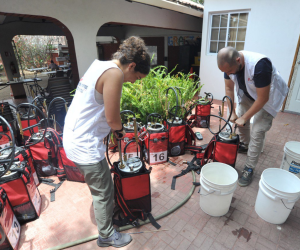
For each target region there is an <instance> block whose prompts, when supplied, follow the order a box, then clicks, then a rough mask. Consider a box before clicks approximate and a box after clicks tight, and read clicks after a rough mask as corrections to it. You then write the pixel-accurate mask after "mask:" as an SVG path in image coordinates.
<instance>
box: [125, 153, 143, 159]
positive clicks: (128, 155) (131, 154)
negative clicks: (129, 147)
mask: <svg viewBox="0 0 300 250" xmlns="http://www.w3.org/2000/svg"><path fill="white" fill-rule="evenodd" d="M122 157H123V158H124V154H123V153H122ZM132 157H140V152H139V156H137V153H136V152H131V153H127V159H129V158H132Z"/></svg>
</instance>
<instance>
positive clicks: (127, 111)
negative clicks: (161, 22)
mask: <svg viewBox="0 0 300 250" xmlns="http://www.w3.org/2000/svg"><path fill="white" fill-rule="evenodd" d="M127 113H129V114H132V115H133V117H135V113H134V112H132V111H131V110H123V111H121V112H120V115H123V114H127Z"/></svg>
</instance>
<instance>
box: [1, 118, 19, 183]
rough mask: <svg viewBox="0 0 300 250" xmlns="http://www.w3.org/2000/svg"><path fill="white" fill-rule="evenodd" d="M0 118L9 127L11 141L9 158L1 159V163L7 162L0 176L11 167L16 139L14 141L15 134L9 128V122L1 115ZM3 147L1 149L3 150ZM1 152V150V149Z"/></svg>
mask: <svg viewBox="0 0 300 250" xmlns="http://www.w3.org/2000/svg"><path fill="white" fill-rule="evenodd" d="M0 120H1V121H2V122H3V123H4V124H5V125H6V126H7V127H8V129H9V132H10V134H11V137H12V138H11V141H12V146H11V148H12V151H11V157H10V159H9V160H1V163H2V164H3V163H4V164H6V163H8V165H7V166H6V169H5V170H4V171H3V172H2V173H0V178H1V177H2V176H3V175H5V174H6V173H7V171H8V170H9V169H10V167H11V164H12V163H13V161H14V158H15V148H16V141H15V136H14V132H13V130H12V128H11V126H10V125H9V123H8V122H7V121H6V120H5V119H4V118H3V117H2V116H0ZM4 149H6V148H4ZM4 149H3V150H4ZM1 152H2V151H1Z"/></svg>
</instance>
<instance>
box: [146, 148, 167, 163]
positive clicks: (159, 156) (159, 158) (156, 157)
mask: <svg viewBox="0 0 300 250" xmlns="http://www.w3.org/2000/svg"><path fill="white" fill-rule="evenodd" d="M167 156H168V152H167V151H161V152H157V153H150V164H151V163H158V162H165V161H167Z"/></svg>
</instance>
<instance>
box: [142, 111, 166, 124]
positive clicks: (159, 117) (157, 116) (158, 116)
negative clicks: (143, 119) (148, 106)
mask: <svg viewBox="0 0 300 250" xmlns="http://www.w3.org/2000/svg"><path fill="white" fill-rule="evenodd" d="M150 117H154V118H158V119H160V121H162V117H161V115H160V114H158V113H151V114H150V115H148V116H147V124H146V126H148V122H149V119H150Z"/></svg>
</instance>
